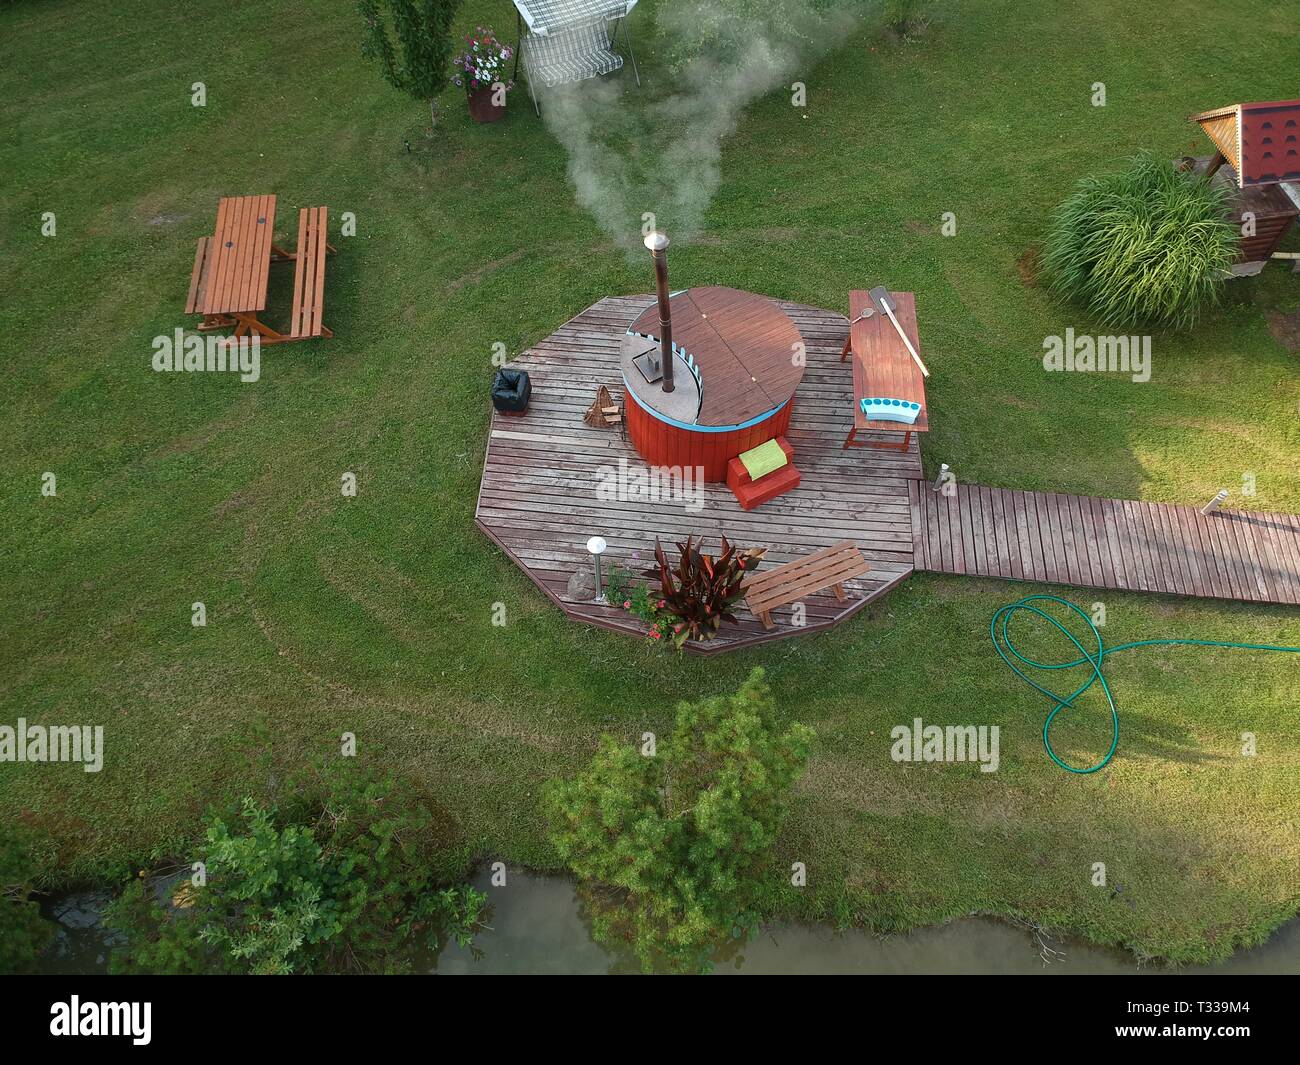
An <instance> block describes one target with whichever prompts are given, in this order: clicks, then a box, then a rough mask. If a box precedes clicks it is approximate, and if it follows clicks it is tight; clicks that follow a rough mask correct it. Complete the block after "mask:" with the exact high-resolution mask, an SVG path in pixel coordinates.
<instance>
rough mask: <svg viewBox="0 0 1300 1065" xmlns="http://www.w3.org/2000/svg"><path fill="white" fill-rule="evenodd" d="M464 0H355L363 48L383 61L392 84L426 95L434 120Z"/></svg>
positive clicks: (447, 76)
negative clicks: (453, 26) (455, 28)
mask: <svg viewBox="0 0 1300 1065" xmlns="http://www.w3.org/2000/svg"><path fill="white" fill-rule="evenodd" d="M381 2H382V6H383V8H384V9H385V10H382V11H381V10H380V7H381ZM460 4H461V0H357V12H358V13H359V14H360V15H361V23H362V31H363V36H362V39H361V54H362V55H363V56H364V57H365V58H367V59H373V60H374V61H375V62H377V63H378V64H379V72H380V74H382V75H383V78H384V80H385V81H386V82H388V84H389V85H391V86H392V87H393V88H394V89H398V90H399V91H401V92H404V93H407V94H409V95H411V96H414V97H415V98H416V99H417V100H427V101H428V102H429V114H430V116H431V117H432V121H433V124H434V125H435V126H436V125H437V124H438V103H437V99H436V97H437V95H438V93H440V92H442V90H443V89H445V88H446V87H447V82H448V80H449V79H450V77H451V53H452V48H453V46H452V40H451V24H452V22H453V21H454V20H455V18H456V12H457V10H458V9H459V8H460ZM390 21H391V23H392V28H391V31H390V29H389V22H390Z"/></svg>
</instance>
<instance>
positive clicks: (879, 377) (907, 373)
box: [840, 289, 930, 451]
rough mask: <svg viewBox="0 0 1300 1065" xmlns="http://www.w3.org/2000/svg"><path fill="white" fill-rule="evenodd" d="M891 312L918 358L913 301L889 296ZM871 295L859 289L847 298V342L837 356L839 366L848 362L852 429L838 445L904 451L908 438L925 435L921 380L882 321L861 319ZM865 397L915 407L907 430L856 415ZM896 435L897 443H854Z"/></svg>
mask: <svg viewBox="0 0 1300 1065" xmlns="http://www.w3.org/2000/svg"><path fill="white" fill-rule="evenodd" d="M890 295H891V296H892V297H893V299H894V302H895V304H897V309H896V310H895V311H894V314H895V316H896V317H897V318H898V324H899V325H900V326H902V327H903V331H904V332H906V333H907V336H908V339H909V340H911V341H912V346H913V347H914V348H916V350H917V351H918V352H919V351H920V350H921V342H920V339H919V337H918V335H917V331H916V296H915V294H913V293H911V292H891V293H890ZM871 308H872V303H871V295H870V293H868V292H865V291H863V290H861V289H854V290H852V291H851V292H850V293H849V322H850V323H851V324H850V325H849V336H848V339H847V340H846V341H845V342H844V349H843V350H842V351H841V352H840V362H843V361H844V360H845V359H846V358H848V357H849V355H850V354H852V356H853V428H852V429H850V430H849V435H848V437H847V439H845V441H844V448H845V449H848V448H850V447H870V448H877V449H880V450H888V451H906V450H907V449H908V447H909V446H910V444H911V442H912V434H913V433H925V432H929V430H930V417H929V410H928V409H927V407H926V404H925V377H924V375H923V374H922V373H921V370H920V367H918V366H917V365H916V362H915V361H914V360H913V358H912V356H911V354H910V353H909V352H908V350H907V346H906V345H905V344H904V343H903V341H902V338H901V337H899V335H898V333H897V331H896V330H895V329H894V326H893V324H892V323H891V322H890V320H889V318H888V316H887V315H884V314H881V313H879V312H876V313H874V314H872V315H871V316H870V317H863V315H864V312H866V311H868V310H871ZM868 397H873V398H875V397H884V398H887V399H901V400H905V401H908V402H911V403H918V404H920V407H921V413H920V414H918V415H917V417H916V421H915V422H913V423H912V424H911V425H907V424H904V423H902V422H891V421H872V420H870V419H868V418H867V416H866V415H865V414H864V413H863V411H862V401H863V399H865V398H868ZM863 432H866V433H893V434H897V433H902V434H903V440H902V443H897V444H896V443H884V442H881V443H874V442H872V441H868V440H856V439H855V437H856V436H857V434H858V433H863Z"/></svg>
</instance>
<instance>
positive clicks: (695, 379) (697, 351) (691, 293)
mask: <svg viewBox="0 0 1300 1065" xmlns="http://www.w3.org/2000/svg"><path fill="white" fill-rule="evenodd" d="M669 307H670V310H671V320H672V334H673V360H674V362H673V365H674V371H673V377H674V383H675V388H674V390H673V391H672V392H664V391H663V389H662V385H661V382H659V381H650V380H648V379H647V377H646V375H645V374H644V373H643V372H642V370H641V365H642V362H640V361H634V360H637V359H638V356H640V355H643V354H644V353H646V352H647V351H652V350H655V349H656V348H657V345H658V343H659V337H658V335H657V334H658V332H659V315H658V311H657V309H656V308H654V307H651V308H650V309H649V310H647V311H645V313H643V314H642V315H641V316H640V317H639V318H637V320H636V321H635V322H633V323H632V326H631V328H629V330H628V333H627V336H626V338H625V339H624V344H623V351H622V358H621V362H622V371H623V384H624V386H625V392H626V395H627V431H628V437H629V439H631V441H632V444H633V446H634V447H635V448H636V449H637V452H638V453H639V454H640V455H641V457H642V458H643V459H645V461H646V463H647V464H648V465H651V466H660V467H664V466H666V467H698V468H700V469H702V471H703V479H704V480H705V481H725V480H726V476H727V462H728V461H729V460H730V459H732V458H734V457H735V456H736V455H739V454H740V453H741V452H742V451H748V450H749V449H750V448H752V447H757V446H758V445H759V444H761V443H763V442H764V441H766V440H771V439H772V438H774V437H777V436H782V435H784V433H785V431H786V429H787V428H788V427H789V424H790V412H791V409H792V407H793V404H794V392H795V389H796V388H797V387H798V385H799V382H800V381H801V380H802V379H803V371H804V357H803V355H804V348H803V339H802V337H801V336H800V335H799V330H798V329H797V328H796V327H795V324H794V322H792V321H791V320H790V317H789V316H788V315H787V314H786V313H785V312H784V311H782V310H781V309H780V308H778V307H777V306H776V305H775V304H774V303H773V302H772V301H771V300H769V299H766V298H765V297H763V296H758V295H755V294H754V293H752V292H741V291H739V290H737V289H732V288H723V287H720V286H710V287H706V288H693V289H686V290H684V291H681V292H676V293H674V294H673V295H672V296H671V298H670V299H669Z"/></svg>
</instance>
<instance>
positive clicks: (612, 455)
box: [475, 295, 922, 653]
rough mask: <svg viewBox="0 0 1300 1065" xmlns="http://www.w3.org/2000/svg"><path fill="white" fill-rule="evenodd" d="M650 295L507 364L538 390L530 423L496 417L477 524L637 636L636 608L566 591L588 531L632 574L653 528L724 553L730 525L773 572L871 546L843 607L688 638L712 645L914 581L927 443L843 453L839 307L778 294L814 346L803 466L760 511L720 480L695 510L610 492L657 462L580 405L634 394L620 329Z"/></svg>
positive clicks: (799, 454)
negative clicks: (605, 493) (833, 549)
mask: <svg viewBox="0 0 1300 1065" xmlns="http://www.w3.org/2000/svg"><path fill="white" fill-rule="evenodd" d="M653 300H654V297H653V296H648V295H647V296H631V297H617V298H613V297H612V298H607V299H603V300H601V301H600V302H599V303H597V304H595V305H593V306H591V307H588V308H587V309H586V310H585V311H583V312H582V313H581V314H579V315H578V316H577V317H575V318H573V319H572V320H570V321H569V322H567V323H565V325H563V326H561V327H560V329H558V330H557V331H556V332H555V333H554V334H552V335H551V336H549V337H547V338H546V339H545V340H543V341H542V342H541V343H539V344H537V345H535V346H534V347H532V348H531V349H529V350H528V351H526V352H524V353H523V354H522V355H521V356H520V357H519V358H518V359H515V360H514V361H513V362H512V363H511V366H513V367H517V368H519V369H524V370H527V371H528V372H529V373H530V374H531V375H532V382H533V394H532V400H531V404H530V406H529V409H528V412H527V414H525V415H524V416H522V417H508V416H502V415H499V414H496V413H494V414H493V415H492V427H491V433H490V436H489V440H488V447H487V454H486V456H485V459H484V467H483V481H482V486H481V489H480V492H479V500H478V508H477V511H476V513H475V521H476V522H477V524H478V526H479V528H481V529H482V530H483V532H484V533H486V534H487V535H488V536H489V537H490V538H491V539H492V540H493V541H495V542H496V543H497V544H498V545H499V546H500V547H501V549H502V550H503V551H505V552H506V553H507V554H508V555H509V556H510V557H511V558H512V559H513V560H514V561H515V562H516V563H517V564H518V565H519V566H520V568H521V569H523V571H524V572H525V573H526V574H527V575H528V576H529V577H530V578H531V579H532V580H533V581H534V583H536V584H537V586H538V587H539V588H541V589H542V591H544V592H545V593H546V594H547V595H548V596H549V597H550V598H551V599H552V600H554V602H555V603H556V604H557V605H558V606H559V607H560V608H561V609H562V610H564V612H565V613H566V614H568V615H569V616H570V617H572V618H574V619H575V620H580V621H584V622H587V623H590V624H594V625H600V626H603V627H605V628H611V629H619V630H622V631H626V632H632V633H638V634H641V633H643V629H642V627H641V625H640V623H639V622H638V621H637V620H636V619H635V618H633V617H631V616H630V615H629V614H627V612H626V611H623V610H620V609H617V608H615V607H607V606H600V605H597V604H593V603H590V602H585V601H575V600H574V599H572V598H571V597H570V596H569V594H568V590H567V585H568V581H569V578H570V577H571V576H572V575H573V573H574V572H575V571H576V570H590V568H591V565H592V563H591V558H590V556H589V555H588V554H587V551H586V546H585V545H586V542H587V539H588V537H591V536H596V535H599V536H603V537H604V538H605V540H606V541H607V542H608V544H609V552H608V554H607V555H606V556H605V564H606V566H608V565H609V564H610V563H614V564H617V565H619V566H621V567H622V568H624V569H626V570H632V571H633V572H639V571H640V570H641V569H643V568H644V567H645V566H647V565H649V564H650V562H651V561H652V555H653V550H654V541H655V537H656V536H658V537H659V538H661V539H662V540H663V542H664V544H665V548H666V549H667V550H668V552H669V555H670V557H675V555H676V551H675V548H673V547H672V544H673V542H676V541H678V540H682V539H685V537H686V535H687V534H688V533H692V532H693V533H696V534H697V535H698V534H703V535H705V536H706V537H707V538H708V542H709V544H710V546H713V547H715V548H716V544H717V537H718V534H719V533H720V532H725V533H726V535H727V537H728V538H729V539H730V540H731V541H732V542H733V543H735V544H737V545H738V546H740V547H766V548H767V549H768V553H767V557H766V561H765V562H764V568H766V567H767V566H768V565H770V564H775V563H781V562H789V561H793V560H794V559H796V558H799V557H802V556H804V555H806V554H809V553H811V552H813V551H815V550H817V549H819V548H823V547H827V546H829V545H830V544H833V543H835V542H836V541H839V540H851V541H853V542H854V543H855V544H857V545H858V547H860V548H861V549H862V552H863V554H864V555H865V556H866V558H867V560H868V562H869V563H870V565H871V571H870V572H869V573H868V574H867V576H866V577H865V578H863V579H859V580H854V581H850V582H848V584H847V585H846V591H847V592H848V593H849V601H848V603H845V604H841V603H837V602H836V600H835V598H834V596H833V595H831V594H830V593H829V592H828V593H826V594H824V595H817V596H812V597H810V598H809V599H808V600H807V601H806V602H805V604H804V607H805V609H806V624H805V625H804V626H803V627H796V626H793V625H792V624H791V614H790V611H789V610H779V611H777V612H776V613H775V615H774V618H775V620H776V623H777V627H776V629H775V630H774V631H771V632H768V631H765V630H764V629H763V627H762V625H761V624H760V623H759V622H758V620H757V619H755V618H753V617H752V616H751V615H750V614H749V612H748V611H747V610H745V609H744V608H743V607H741V608H740V609H739V610H738V616H739V617H740V618H741V624H740V625H739V626H730V625H725V624H724V626H723V628H722V635H721V636H719V637H718V639H716V640H714V641H712V642H711V643H708V644H704V645H700V646H696V645H694V644H688V647H689V648H690V649H691V650H695V651H700V652H704V653H712V652H717V651H724V650H729V649H732V648H735V647H740V646H745V645H748V644H752V643H759V642H763V641H766V640H772V639H781V638H783V637H787V636H795V635H799V634H801V633H806V632H810V631H815V630H817V629H824V628H827V627H829V626H831V625H834V624H836V623H837V622H839V621H842V620H843V619H844V618H846V617H848V616H850V615H851V614H853V613H855V612H856V611H857V610H859V609H860V608H861V607H862V606H863V605H864V604H865V603H866V602H868V601H869V600H871V599H873V598H875V597H876V596H878V595H880V594H881V593H883V592H884V591H886V590H887V589H889V588H891V587H893V586H894V585H895V584H896V583H897V582H899V581H901V580H903V579H904V578H906V577H907V575H908V574H909V573H911V572H912V559H913V541H912V520H911V511H910V507H909V495H908V486H909V485H910V484H912V483H914V481H915V479H916V478H919V477H920V476H921V475H922V474H921V458H920V453H919V451H918V450H917V446H916V444H915V442H913V444H912V446H911V447H910V448H909V450H908V451H907V452H905V453H904V452H890V451H866V450H860V451H844V450H843V448H842V444H843V442H844V436H845V434H846V433H847V432H848V429H849V427H850V426H851V425H852V422H853V379H852V375H851V373H850V372H849V368H848V366H847V365H845V364H842V363H841V362H840V361H839V355H840V349H841V347H842V346H843V344H844V340H845V337H847V335H848V320H847V319H846V318H845V317H844V316H843V315H840V314H835V313H833V312H831V311H825V310H820V309H818V308H814V307H806V306H802V305H798V304H790V303H781V302H779V301H778V306H780V307H781V309H782V310H784V311H785V312H786V313H787V314H789V315H790V316H791V317H792V318H793V319H794V321H795V324H796V325H797V326H798V327H799V331H800V333H801V334H802V335H803V339H804V342H805V344H806V345H807V353H808V365H807V369H806V372H805V374H804V378H803V381H802V383H801V384H800V386H799V391H798V393H797V395H796V396H795V400H794V410H793V415H792V418H791V421H790V428H789V431H788V432H787V434H786V437H787V439H788V440H789V441H790V443H791V444H792V445H793V447H794V449H795V463H796V465H798V467H799V469H800V471H801V472H802V475H803V480H802V483H801V484H800V486H799V487H798V488H796V489H795V490H794V491H792V492H789V493H787V494H785V495H783V496H781V497H779V498H777V499H775V500H772V501H771V502H769V503H765V504H763V505H762V506H761V507H758V508H757V509H755V510H752V511H748V512H747V511H744V510H742V509H741V508H740V505H739V503H737V502H736V499H735V497H734V496H733V495H732V494H731V492H730V491H729V490H728V488H727V486H726V485H724V484H709V485H704V486H703V492H702V500H701V504H702V505H701V506H700V508H699V509H698V510H695V509H691V507H690V506H688V505H686V504H684V503H683V502H681V501H675V500H667V501H660V500H641V499H623V500H614V501H606V500H603V499H601V498H600V497H598V495H597V488H598V485H599V484H600V481H601V477H602V473H605V474H607V473H608V472H609V471H610V470H611V469H613V470H616V469H617V468H618V465H619V461H620V459H622V460H626V462H627V464H628V467H629V468H632V469H640V470H643V469H645V464H644V463H643V462H642V461H641V459H640V458H639V456H638V455H637V453H636V451H635V449H634V448H633V447H632V445H631V443H630V442H628V441H627V440H626V439H624V438H623V437H622V436H621V435H620V434H619V432H618V430H616V429H593V428H591V427H590V426H588V425H586V424H584V423H583V421H582V414H583V411H585V410H586V408H587V407H588V406H589V405H590V403H591V401H592V400H593V399H594V398H595V393H596V386H597V385H600V384H604V385H606V386H607V387H608V388H609V389H610V391H611V392H612V393H613V395H614V396H615V397H616V399H618V400H620V401H621V400H622V395H623V384H622V380H621V378H620V375H619V344H620V338H621V336H622V334H623V333H624V331H625V330H626V329H627V327H628V326H629V325H630V324H631V323H632V322H633V321H634V320H635V319H636V317H637V316H638V315H639V314H641V312H642V311H644V310H646V308H648V307H649V306H651V304H652V303H653ZM634 551H636V552H639V553H640V558H639V559H634V558H633V557H632V552H634Z"/></svg>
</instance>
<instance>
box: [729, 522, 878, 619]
mask: <svg viewBox="0 0 1300 1065" xmlns="http://www.w3.org/2000/svg"><path fill="white" fill-rule="evenodd" d="M870 568H871V567H870V566H869V565H868V564H867V560H866V558H865V557H863V554H862V552H861V551H860V550H858V548H857V546H856V545H855V544H854V543H853V542H852V541H850V540H841V541H840V542H839V543H837V544H834V545H832V546H831V547H826V548H823V549H822V550H820V551H814V552H813V553H812V554H811V555H808V556H806V557H804V558H801V559H797V560H796V561H794V562H787V563H785V565H783V566H777V567H776V568H775V569H770V570H768V571H767V572H766V573H760V574H759V575H758V576H757V577H754V578H752V579H750V580H749V581H746V582H745V605H746V606H748V607H749V610H750V612H751V613H752V614H753V615H754V616H755V617H756V618H758V620H759V621H761V622H762V623H763V628H765V629H772V628H775V627H776V625H775V623H774V622H773V621H772V611H773V610H777V609H779V608H780V607H783V606H789V605H790V604H792V603H796V602H798V601H799V600H801V599H803V598H805V597H806V596H810V595H816V594H817V593H818V592H823V591H825V590H826V589H827V588H829V589H830V590H831V591H832V592H834V593H835V598H836V599H838V600H839V601H840V602H841V603H842V602H844V601H845V599H846V598H847V596H845V594H844V582H845V581H847V580H851V579H852V578H854V577H861V576H863V575H864V574H865V573H866V572H867V571H868V570H869V569H870Z"/></svg>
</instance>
